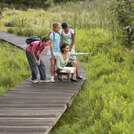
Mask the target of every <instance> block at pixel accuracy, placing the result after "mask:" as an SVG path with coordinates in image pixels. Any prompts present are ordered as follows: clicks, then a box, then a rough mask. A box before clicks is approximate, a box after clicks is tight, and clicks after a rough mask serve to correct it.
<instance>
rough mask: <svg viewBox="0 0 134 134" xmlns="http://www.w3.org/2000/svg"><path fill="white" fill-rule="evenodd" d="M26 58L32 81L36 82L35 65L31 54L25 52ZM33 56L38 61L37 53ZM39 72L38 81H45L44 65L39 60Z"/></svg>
mask: <svg viewBox="0 0 134 134" xmlns="http://www.w3.org/2000/svg"><path fill="white" fill-rule="evenodd" d="M26 56H27V59H28V62H29V65H30V68H31V72H32V80H36V79H37V64H36V62H35V60H34V58H33V56H32V54H31V52H29V51H27V50H26ZM35 56H36V58H37V60H38V59H39V56H38V53H35ZM38 69H39V72H40V79H41V80H46V72H45V65H44V63H43V61H42V60H40V66H38Z"/></svg>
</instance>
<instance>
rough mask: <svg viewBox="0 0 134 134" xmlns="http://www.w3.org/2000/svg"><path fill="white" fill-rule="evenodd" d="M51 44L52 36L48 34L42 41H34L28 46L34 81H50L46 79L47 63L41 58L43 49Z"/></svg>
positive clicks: (27, 53)
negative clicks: (38, 77)
mask: <svg viewBox="0 0 134 134" xmlns="http://www.w3.org/2000/svg"><path fill="white" fill-rule="evenodd" d="M49 44H50V38H49V37H48V36H44V37H43V38H42V40H41V42H40V41H33V42H32V43H30V44H28V45H27V46H26V48H25V49H26V57H27V59H28V62H29V65H30V69H31V72H32V82H33V83H38V82H41V83H42V82H49V81H47V80H46V72H45V65H44V63H43V61H42V60H41V54H42V51H43V50H44V49H45V47H46V46H48V45H49ZM37 66H38V69H39V73H40V81H38V80H37V69H36V68H37Z"/></svg>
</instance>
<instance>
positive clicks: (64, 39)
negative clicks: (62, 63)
mask: <svg viewBox="0 0 134 134" xmlns="http://www.w3.org/2000/svg"><path fill="white" fill-rule="evenodd" d="M74 33H75V32H74V30H73V29H72V28H69V32H68V33H67V34H66V33H65V32H64V30H63V29H62V30H61V36H62V43H66V44H68V45H69V46H71V44H72V34H74ZM71 52H72V53H75V46H74V45H73V47H72V50H71ZM70 60H76V56H71V57H70Z"/></svg>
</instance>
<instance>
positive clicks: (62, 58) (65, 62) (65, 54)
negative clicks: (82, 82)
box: [56, 43, 90, 82]
mask: <svg viewBox="0 0 134 134" xmlns="http://www.w3.org/2000/svg"><path fill="white" fill-rule="evenodd" d="M60 49H61V52H60V53H58V55H57V61H56V72H57V74H58V78H59V80H61V81H62V71H64V72H66V73H67V74H71V71H70V70H69V69H66V68H65V67H66V66H68V67H75V68H76V70H77V69H78V65H77V61H75V60H73V61H71V62H69V59H70V57H71V56H80V55H85V56H90V54H89V53H71V52H70V46H69V45H68V44H66V43H64V44H62V45H61V47H60ZM71 81H72V82H78V80H77V79H76V78H75V75H74V73H72V77H71Z"/></svg>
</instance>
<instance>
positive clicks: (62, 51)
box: [60, 43, 69, 53]
mask: <svg viewBox="0 0 134 134" xmlns="http://www.w3.org/2000/svg"><path fill="white" fill-rule="evenodd" d="M66 46H69V45H68V44H66V43H64V44H62V45H61V47H60V51H61V53H64V50H63V49H64V48H65V47H66Z"/></svg>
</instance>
